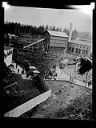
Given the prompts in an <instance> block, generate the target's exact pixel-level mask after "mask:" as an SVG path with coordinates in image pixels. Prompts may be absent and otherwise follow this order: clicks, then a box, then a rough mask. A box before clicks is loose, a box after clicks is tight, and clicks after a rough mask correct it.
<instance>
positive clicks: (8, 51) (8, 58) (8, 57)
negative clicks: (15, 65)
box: [4, 46, 13, 66]
mask: <svg viewBox="0 0 96 128" xmlns="http://www.w3.org/2000/svg"><path fill="white" fill-rule="evenodd" d="M12 55H13V48H12V47H9V46H4V62H5V63H6V65H7V66H9V65H10V64H12Z"/></svg>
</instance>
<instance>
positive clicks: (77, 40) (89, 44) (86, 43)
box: [68, 39, 92, 46]
mask: <svg viewBox="0 0 96 128" xmlns="http://www.w3.org/2000/svg"><path fill="white" fill-rule="evenodd" d="M68 42H71V43H75V44H81V45H86V46H92V41H88V40H83V39H75V40H68Z"/></svg>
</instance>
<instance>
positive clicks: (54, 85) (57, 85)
mask: <svg viewBox="0 0 96 128" xmlns="http://www.w3.org/2000/svg"><path fill="white" fill-rule="evenodd" d="M46 84H47V85H48V87H49V88H50V89H51V90H52V95H51V97H50V98H49V99H48V100H46V101H45V102H43V103H41V104H40V105H38V106H37V108H36V109H35V111H34V112H33V110H31V111H29V112H28V113H27V114H25V115H24V116H23V117H31V118H48V117H49V118H50V117H51V118H52V115H54V113H55V112H57V111H58V110H59V109H62V108H66V107H67V106H68V105H69V104H71V102H72V101H73V100H74V99H75V98H77V97H82V96H84V95H92V92H91V89H87V88H85V87H81V86H78V85H75V84H70V83H68V82H65V81H46Z"/></svg>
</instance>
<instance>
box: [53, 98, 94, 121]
mask: <svg viewBox="0 0 96 128" xmlns="http://www.w3.org/2000/svg"><path fill="white" fill-rule="evenodd" d="M55 118H66V119H71V120H75V119H77V120H90V119H92V99H91V96H84V97H83V98H80V97H79V98H76V99H75V100H74V101H73V103H72V104H70V105H68V107H67V108H65V109H63V108H62V109H59V110H58V111H57V112H56V113H55Z"/></svg>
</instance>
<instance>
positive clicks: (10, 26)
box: [4, 21, 91, 40]
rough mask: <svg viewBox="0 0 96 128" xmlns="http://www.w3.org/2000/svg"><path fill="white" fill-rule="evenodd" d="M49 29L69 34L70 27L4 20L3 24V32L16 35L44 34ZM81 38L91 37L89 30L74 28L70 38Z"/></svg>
mask: <svg viewBox="0 0 96 128" xmlns="http://www.w3.org/2000/svg"><path fill="white" fill-rule="evenodd" d="M47 29H49V30H53V31H59V32H65V33H66V34H67V35H68V36H69V34H70V29H68V28H66V27H65V28H64V29H62V28H61V27H56V26H49V25H46V26H44V25H40V26H39V27H37V26H33V25H24V24H21V23H17V22H16V23H14V22H8V21H7V22H6V23H5V24H4V32H5V33H11V34H15V35H17V36H23V35H26V34H28V35H31V36H32V37H33V36H34V35H35V36H36V35H42V36H44V35H45V32H46V31H47ZM78 37H79V38H83V39H89V40H90V39H91V35H90V33H89V32H79V31H77V30H76V29H74V30H73V31H72V38H71V39H72V40H74V39H76V38H78Z"/></svg>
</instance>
